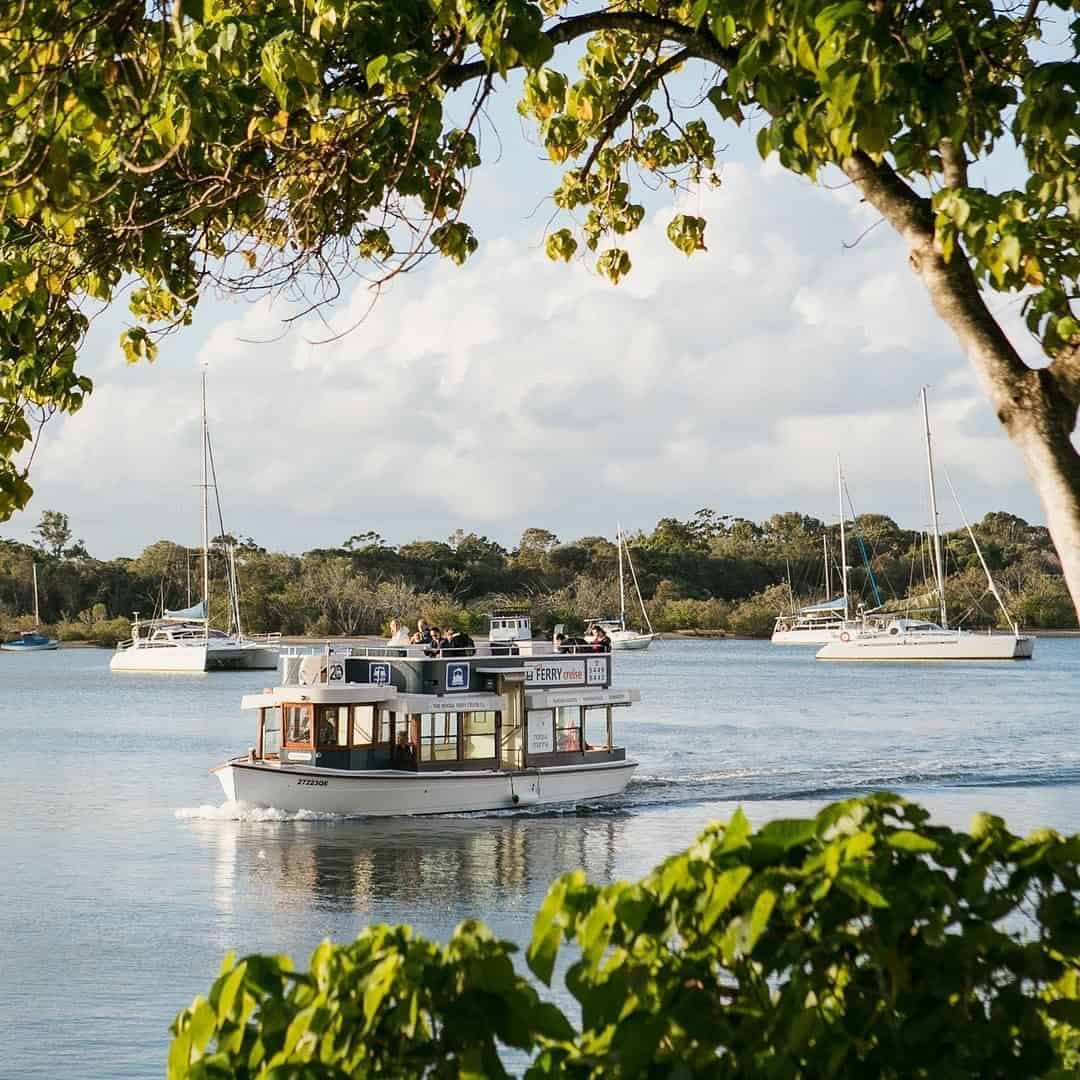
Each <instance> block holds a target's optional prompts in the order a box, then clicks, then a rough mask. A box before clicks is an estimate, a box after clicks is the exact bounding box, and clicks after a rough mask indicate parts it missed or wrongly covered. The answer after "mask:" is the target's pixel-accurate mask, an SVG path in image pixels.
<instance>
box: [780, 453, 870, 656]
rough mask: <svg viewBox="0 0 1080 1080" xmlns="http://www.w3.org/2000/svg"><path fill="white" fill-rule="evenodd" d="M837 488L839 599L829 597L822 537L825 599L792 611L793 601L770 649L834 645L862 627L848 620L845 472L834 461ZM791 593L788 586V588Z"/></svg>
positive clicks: (825, 537)
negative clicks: (838, 513)
mask: <svg viewBox="0 0 1080 1080" xmlns="http://www.w3.org/2000/svg"><path fill="white" fill-rule="evenodd" d="M836 485H837V490H838V492H839V495H840V581H841V595H840V596H838V597H833V596H832V573H831V567H830V564H829V537H828V535H827V534H822V537H821V540H822V545H823V548H824V554H825V595H826V597H827V599H825V600H823V601H822V602H821V603H819V604H810V605H808V606H802V607H799V608H796V607H795V604H794V598H792V611H791V614H780V615H778V616H777V617H776V623H775V624H774V626H773V632H772V637H771V638H770V641H771V642H772V644H773V645H821V644H823V643H824V642H827V641H836V640H837V639H838V638H839V637H840V635H841V634H842V633H844V632H847V633H848V634H849V635H850V634H851V633H854V632H855V631H856V630H858V629H859V628H860V627H861V626H862V623H861V622H859V621H857V620H854V619H852V617H851V598H850V596H849V595H848V570H849V569H850V567H849V566H848V563H847V538H846V535H845V531H844V471H843V468H842V467H841V465H840V457H839V455H837V458H836ZM789 589H790V585H789Z"/></svg>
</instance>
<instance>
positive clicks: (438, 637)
mask: <svg viewBox="0 0 1080 1080" xmlns="http://www.w3.org/2000/svg"><path fill="white" fill-rule="evenodd" d="M442 644H443V634H442V630H440V629H439V627H437V626H433V627H432V628H431V632H430V635H429V638H428V641H427V645H428V648H426V649H425V650H424V655H425V656H438V655H439V650H440V649H441V648H442Z"/></svg>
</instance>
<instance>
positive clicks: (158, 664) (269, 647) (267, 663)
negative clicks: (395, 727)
mask: <svg viewBox="0 0 1080 1080" xmlns="http://www.w3.org/2000/svg"><path fill="white" fill-rule="evenodd" d="M211 472H213V483H212V484H211V476H210V474H211ZM201 486H202V587H203V599H202V600H200V601H199V602H198V603H197V604H194V605H192V606H191V607H187V608H183V609H181V610H177V611H163V612H162V614H161V615H160V617H157V618H152V619H145V620H140V618H139V613H138V612H135V615H134V619H133V621H132V624H131V637H130V639H128V640H127V641H122V642H120V644H119V645H117V647H116V652H115V653H114V654H113V657H112V660H111V661H110V662H109V667H110V669H111V670H112V671H155V672H192V671H194V672H199V671H217V670H251V669H259V670H273V669H274V668H276V667H277V664H278V654H279V652H280V648H279V643H280V640H281V635H280V634H267V635H263V636H260V637H250V636H247V635H245V634H244V632H243V630H242V629H241V623H240V592H239V588H238V586H237V580H236V553H235V550H234V549H233V548H232V547H231V546H230V547H229V549H228V562H227V567H226V570H227V572H226V578H227V581H228V591H229V617H230V622H231V624H232V625H231V626H230V628H229V630H228V631H225V630H216V629H214V628H213V627H211V625H210V517H209V506H208V498H209V495H208V493H209V489H210V487H211V486H212V487H213V488H214V489H215V491H216V490H217V472H216V469H214V466H213V458H212V456H211V451H210V430H209V427H208V426H207V420H206V372H205V371H204V372H203V376H202V485H201ZM218 518H219V522H220V523H221V532H222V534H223V535H224V533H225V527H224V523H223V522H221V504H220V500H219V501H218Z"/></svg>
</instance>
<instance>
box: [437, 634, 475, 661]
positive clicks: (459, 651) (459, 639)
mask: <svg viewBox="0 0 1080 1080" xmlns="http://www.w3.org/2000/svg"><path fill="white" fill-rule="evenodd" d="M475 652H476V642H475V641H473V639H472V638H471V637H469V635H468V634H466V633H465V631H464V630H452V629H449V630H447V631H446V635H445V636H444V637H443V656H446V655H447V654H449V655H450V656H472V655H473V654H474V653H475Z"/></svg>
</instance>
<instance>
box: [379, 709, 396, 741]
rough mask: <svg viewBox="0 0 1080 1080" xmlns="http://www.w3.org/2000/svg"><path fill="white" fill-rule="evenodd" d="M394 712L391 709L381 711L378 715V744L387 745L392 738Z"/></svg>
mask: <svg viewBox="0 0 1080 1080" xmlns="http://www.w3.org/2000/svg"><path fill="white" fill-rule="evenodd" d="M394 715H395V714H394V712H393V710H391V709H383V710H382V712H380V713H379V725H378V726H379V738H378V740H377V741H378V742H380V743H383V744H384V745H389V744H390V740H391V738H392V737H393V732H392V730H391V729H392V728H393V726H394Z"/></svg>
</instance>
